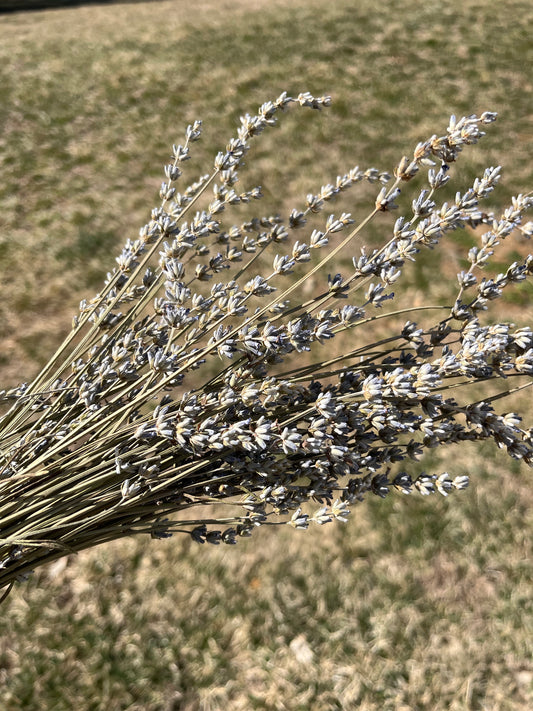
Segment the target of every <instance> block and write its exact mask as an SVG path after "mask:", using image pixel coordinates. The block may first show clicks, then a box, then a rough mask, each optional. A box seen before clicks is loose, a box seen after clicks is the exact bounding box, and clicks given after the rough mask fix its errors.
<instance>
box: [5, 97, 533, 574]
mask: <svg viewBox="0 0 533 711" xmlns="http://www.w3.org/2000/svg"><path fill="white" fill-rule="evenodd" d="M329 103H330V99H329V98H328V97H322V98H315V97H313V96H311V95H310V94H308V93H304V94H300V95H299V96H298V97H297V98H291V97H289V96H288V95H287V94H286V93H283V94H282V95H281V96H280V97H279V98H278V99H277V100H276V101H274V102H267V103H265V104H263V105H262V106H261V107H260V108H259V111H258V113H257V114H256V115H255V116H250V115H246V116H244V117H242V118H241V126H240V129H239V131H238V133H237V136H236V137H235V138H233V139H231V140H230V141H229V143H228V145H227V146H226V149H225V151H223V152H220V153H218V154H217V155H216V158H215V161H214V166H213V168H212V169H211V171H210V172H209V173H207V174H206V175H203V176H201V177H199V178H198V179H197V180H195V181H194V182H192V183H191V184H190V185H189V187H187V188H186V189H185V190H184V191H183V192H178V190H177V188H176V183H177V181H178V179H179V178H180V176H181V173H182V169H183V168H184V164H185V163H186V161H187V160H188V159H189V157H190V152H191V149H192V144H194V142H195V141H197V140H198V139H199V138H200V134H201V123H200V122H199V121H198V122H195V123H194V124H193V125H192V126H189V127H188V129H187V132H186V137H185V141H184V143H183V145H176V146H174V147H173V152H172V159H171V162H170V163H169V164H168V165H167V166H165V175H166V180H165V182H163V183H162V185H161V190H160V198H161V204H160V206H159V207H158V208H156V209H154V210H153V211H152V215H151V219H150V221H149V222H148V224H146V225H145V226H144V227H143V228H142V229H141V230H140V233H139V237H138V238H137V239H135V240H128V241H127V243H126V245H125V247H124V249H123V250H122V253H121V254H120V256H119V257H118V258H117V260H116V261H117V266H116V267H115V268H114V270H113V271H112V272H111V273H109V274H108V278H107V281H106V283H105V286H104V288H103V290H102V291H101V292H100V293H99V294H98V295H97V296H96V297H95V298H93V299H91V300H90V301H83V302H82V303H81V304H80V312H79V315H78V316H77V317H76V318H75V319H74V321H73V328H72V331H71V333H70V334H69V335H68V337H67V338H66V340H65V342H64V343H63V344H62V346H61V347H60V348H59V349H58V351H57V352H56V353H55V354H54V356H53V357H52V358H51V359H50V361H49V362H48V364H47V365H46V366H45V367H44V368H43V370H42V371H41V373H40V374H39V375H38V376H37V377H36V378H35V379H34V380H33V382H31V383H29V384H23V385H21V386H20V387H18V388H16V389H15V390H12V391H9V392H6V391H3V392H2V393H0V397H1V398H2V401H3V402H4V403H6V404H7V406H6V408H5V410H6V412H5V414H4V415H3V417H2V418H1V419H0V522H1V523H0V526H1V536H0V538H1V540H0V587H5V586H11V585H12V583H13V581H15V580H19V579H23V578H24V577H25V576H26V575H27V574H28V573H29V572H30V571H31V570H33V569H35V568H36V567H38V566H40V565H43V564H45V563H47V562H50V561H51V560H54V559H55V558H58V557H60V556H62V555H65V554H67V553H70V552H73V551H79V550H82V549H85V548H88V547H91V546H95V545H97V544H100V543H103V542H105V541H111V540H114V539H117V538H121V537H124V536H129V535H132V534H135V533H141V532H146V533H150V534H151V535H152V537H154V538H164V537H167V536H170V535H171V534H172V533H173V532H175V531H186V532H188V533H190V535H192V537H193V538H194V539H195V540H197V541H199V542H205V541H207V542H210V543H219V542H224V543H230V544H231V543H235V542H236V541H237V540H238V538H239V537H240V536H248V535H250V533H251V532H252V531H253V529H254V528H255V527H256V526H260V525H262V524H266V523H280V522H283V523H288V524H289V525H291V526H293V527H295V528H307V527H308V525H309V524H310V523H311V522H315V523H317V524H323V523H326V522H328V521H331V520H333V519H336V520H339V521H344V520H346V516H347V515H348V513H349V507H350V506H353V505H354V504H355V503H356V502H359V501H361V500H362V499H363V498H364V496H365V494H366V493H372V494H375V495H377V496H380V497H384V496H385V495H386V494H388V493H389V492H390V491H391V490H398V491H400V492H403V493H405V494H408V493H410V492H411V491H418V492H419V493H421V494H429V493H433V492H435V491H437V492H440V493H441V494H443V495H447V494H448V493H450V492H452V491H453V490H457V489H463V488H464V487H465V486H466V485H467V483H468V477H467V476H466V475H464V474H460V475H456V476H455V477H452V476H450V475H449V474H448V473H446V472H445V473H442V474H422V475H420V476H418V477H412V476H411V474H410V473H409V469H410V462H412V461H413V460H417V459H419V458H420V457H422V456H423V455H424V453H425V451H426V450H428V449H432V448H434V447H437V446H444V445H452V444H457V443H460V442H463V441H472V440H481V439H492V440H494V441H495V442H496V444H497V445H498V446H499V447H503V448H505V449H506V450H507V452H508V453H509V455H510V456H511V457H513V458H516V459H522V460H523V461H524V462H526V463H527V464H529V465H531V463H532V453H533V449H532V430H531V429H529V430H527V429H524V428H523V427H522V426H521V418H520V417H519V415H517V414H514V413H508V414H505V415H504V414H498V412H496V410H495V409H494V403H495V401H497V400H498V399H499V398H500V397H502V395H503V394H505V395H508V394H509V393H510V392H516V391H517V390H519V389H522V388H524V387H528V386H529V385H531V384H532V379H531V375H532V373H533V333H532V331H531V329H530V328H518V329H517V328H515V327H514V326H513V325H512V324H509V323H496V324H494V323H490V324H484V323H483V321H482V316H483V312H484V311H485V310H486V309H487V305H488V302H489V301H492V300H494V299H497V298H498V297H499V296H501V294H502V292H503V290H504V289H506V288H508V287H509V286H510V285H511V284H513V283H515V282H520V281H522V280H525V279H527V278H528V277H531V275H532V274H533V257H532V256H531V255H529V256H528V257H526V258H525V259H524V260H523V261H522V262H520V263H519V262H515V263H513V264H511V265H510V266H509V268H508V269H507V271H506V272H505V273H502V274H499V275H498V276H496V277H495V278H494V279H488V278H484V279H480V277H479V271H480V270H481V269H482V268H483V267H484V266H485V264H486V263H487V261H488V260H490V257H491V256H492V254H493V252H494V250H495V249H496V247H497V245H498V244H499V243H501V242H502V241H503V240H504V239H505V238H506V237H507V236H508V235H509V234H510V233H511V232H512V231H514V230H521V232H522V233H523V234H524V235H526V236H527V237H530V236H531V234H532V233H533V223H531V222H528V223H526V224H523V219H524V215H525V213H526V211H527V210H528V209H530V208H531V207H532V205H533V199H532V198H531V196H529V195H519V196H517V197H516V198H514V199H513V201H512V205H511V206H510V207H509V208H508V209H507V210H505V211H504V212H503V214H502V215H501V216H495V215H494V214H492V213H490V212H488V211H487V210H483V211H482V210H481V209H480V204H481V202H482V201H483V200H485V199H486V198H487V197H488V196H489V195H490V193H491V192H492V190H493V189H494V187H495V186H496V184H497V183H498V181H499V179H500V169H499V168H489V169H487V170H486V171H485V172H484V174H483V176H482V177H481V178H478V179H476V180H475V182H474V184H473V185H472V186H471V187H469V188H468V189H467V190H466V191H465V192H457V193H456V195H455V199H454V200H453V202H439V190H441V188H443V187H444V186H445V185H446V184H447V183H448V182H449V181H450V172H451V171H450V165H451V164H453V163H454V162H455V160H456V159H457V158H458V156H459V153H460V152H461V151H462V150H463V148H465V147H467V146H469V145H471V144H474V143H476V142H477V141H478V139H480V138H481V137H482V136H483V135H484V132H483V130H482V128H483V127H484V126H485V125H487V124H490V123H491V122H492V121H494V119H495V114H493V113H489V112H486V113H483V114H482V115H481V116H479V117H478V116H475V115H473V116H469V117H465V118H462V119H460V120H459V121H457V120H456V119H455V118H454V117H452V119H451V121H450V124H449V126H448V128H447V131H446V134H445V135H444V136H441V137H438V136H436V135H435V136H432V137H431V138H430V139H429V140H427V141H424V142H421V143H419V144H418V145H417V146H416V148H415V150H414V152H413V154H412V155H411V156H409V157H404V158H402V159H401V161H400V162H399V164H398V165H397V167H396V169H395V171H394V177H390V176H389V175H387V174H385V173H380V172H379V171H378V170H376V169H373V168H371V169H368V170H362V169H360V168H358V167H356V168H354V169H352V170H350V171H349V172H347V173H346V174H344V175H342V176H339V177H338V178H337V179H336V181H335V183H334V184H326V185H325V186H323V187H322V188H321V189H320V190H319V191H318V192H317V194H316V195H308V196H307V200H306V205H305V207H304V208H303V209H301V210H293V211H292V212H291V213H290V215H289V216H288V218H287V219H286V220H284V219H282V218H281V217H280V216H279V215H275V216H263V217H255V218H253V219H247V220H246V221H244V222H241V223H240V224H239V223H237V224H234V223H233V222H232V221H231V219H230V221H228V220H227V215H228V214H233V212H234V211H236V210H238V208H239V206H240V205H243V204H248V203H250V202H251V201H253V200H257V199H259V198H261V190H260V188H252V189H249V190H245V191H242V192H239V190H238V188H237V185H238V181H239V170H240V168H241V166H242V163H243V159H244V157H245V156H246V154H247V152H248V149H249V147H250V144H251V142H252V139H254V137H255V136H256V135H258V134H260V133H261V132H262V131H263V130H265V129H267V128H269V127H270V126H272V125H274V124H275V123H276V120H277V114H278V112H280V111H283V110H285V109H287V108H288V107H289V106H291V105H293V104H294V105H299V106H302V107H309V108H312V109H321V108H322V107H326V106H328V105H329ZM415 177H416V179H421V180H422V182H423V187H422V188H421V189H420V192H419V194H418V196H417V197H416V198H415V199H414V200H413V201H412V203H411V204H410V205H407V206H406V207H405V208H402V209H401V210H400V209H399V212H403V214H402V215H401V216H400V217H398V219H397V220H396V221H395V223H394V225H393V226H392V223H391V226H392V229H391V228H390V227H389V226H388V225H387V227H386V228H385V229H386V230H390V234H388V235H387V237H386V239H385V240H384V242H383V244H382V245H381V246H380V247H379V248H375V249H368V248H367V249H365V247H363V248H361V247H360V246H357V245H358V244H359V240H358V239H356V238H361V237H362V236H363V234H364V229H365V227H366V226H367V225H368V223H369V222H370V221H371V220H379V219H380V218H381V217H382V213H389V212H390V211H391V210H394V209H396V208H398V206H400V205H401V204H402V202H401V195H400V186H401V185H402V183H404V182H406V181H410V180H412V179H413V178H415ZM361 181H368V182H370V183H378V184H379V187H378V188H377V190H376V192H377V195H376V198H375V203H374V205H373V206H372V209H371V210H370V211H369V214H368V215H367V216H366V217H365V218H364V219H363V220H362V221H359V222H358V223H356V222H355V221H354V220H353V219H352V217H351V216H350V214H348V213H345V212H342V213H340V214H328V216H326V217H324V216H323V215H324V211H325V209H326V208H327V207H328V205H329V204H330V203H331V201H332V200H333V199H334V198H336V197H337V196H338V195H339V194H340V193H345V192H347V191H348V190H349V189H351V188H352V187H353V186H355V185H356V184H357V183H360V182H361ZM397 203H398V204H397ZM313 222H314V223H315V224H316V227H313ZM483 224H485V225H486V226H487V228H486V231H485V232H484V234H483V235H482V237H481V243H480V246H479V247H478V248H474V249H471V250H470V252H469V254H468V259H469V262H470V267H469V268H468V270H466V271H463V272H461V273H460V274H459V275H458V281H459V286H458V290H457V296H456V298H455V300H452V303H449V304H448V305H445V306H443V305H435V306H431V305H427V304H426V305H423V306H420V307H416V306H410V307H401V306H400V307H395V308H392V307H391V303H392V300H393V298H394V293H393V292H392V291H391V286H392V285H393V284H394V283H395V282H397V281H398V280H399V279H400V277H401V276H402V270H403V268H404V265H405V264H406V263H407V262H409V261H414V260H415V259H416V258H417V255H418V254H419V252H420V251H421V250H424V249H425V248H426V247H430V248H432V247H434V246H436V245H437V244H438V243H439V241H440V240H441V239H442V238H443V237H444V235H446V233H448V232H451V231H453V230H456V229H458V228H462V227H464V226H465V225H468V226H473V227H479V226H480V225H483ZM297 230H298V235H299V238H298V239H296V238H295V237H294V234H295V232H296V231H297ZM384 231H385V230H384ZM348 250H350V252H349V253H350V255H351V256H352V262H351V267H350V269H349V270H348V271H347V272H346V273H345V274H335V275H331V274H328V269H329V268H330V265H335V257H336V256H337V255H339V253H341V251H342V253H343V255H346V253H347V252H348ZM306 285H311V288H310V289H307V291H306V290H305V289H303V288H302V287H305V286H306ZM310 291H311V293H309V292H310ZM304 294H305V297H304ZM417 312H418V315H417ZM415 317H416V318H419V319H420V318H423V320H424V325H417V323H416V322H415V321H414V320H413V319H414V318H415ZM428 319H429V322H428ZM383 323H385V324H386V333H387V335H386V336H385V337H382V336H380V337H376V331H374V330H373V328H372V325H375V324H380V325H381V324H383ZM347 333H348V334H350V339H349V343H350V347H349V348H345V347H344V346H343V347H342V348H341V349H339V350H338V351H337V354H336V352H335V351H333V352H332V351H331V349H330V347H329V346H330V345H331V343H332V341H333V339H340V338H341V337H342V336H343V335H344V334H347ZM346 342H347V341H342V343H343V344H344V343H346ZM325 345H326V347H324V346H325ZM295 353H296V354H300V353H304V354H307V355H306V357H305V358H304V359H301V358H300V359H299V360H298V361H295V360H294V358H293V355H294V354H295ZM295 363H299V364H298V365H295ZM510 378H515V381H512V380H510ZM504 379H505V383H503V382H502V386H504V387H503V392H502V393H497V394H493V395H491V396H490V397H486V398H485V399H484V400H479V399H477V398H476V397H474V396H473V393H475V392H476V389H475V387H474V390H473V389H472V387H471V386H476V385H477V386H479V384H481V383H486V382H487V381H489V382H491V381H497V382H500V381H503V380H504ZM516 379H518V380H516ZM510 382H517V383H518V384H517V385H516V386H514V385H513V387H510V386H509V385H508V383H510ZM477 390H479V387H478V389H477ZM459 394H460V395H459ZM213 503H224V504H226V505H227V507H228V508H227V511H228V514H227V515H225V516H221V517H215V518H213V517H210V518H206V515H205V513H204V511H205V508H204V509H202V508H201V507H205V505H206V504H213ZM211 510H212V509H211V508H210V509H209V511H211ZM178 512H185V513H184V514H181V516H180V517H178V520H174V521H173V520H171V519H169V516H171V515H173V514H176V513H178ZM185 517H189V518H185Z"/></svg>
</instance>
